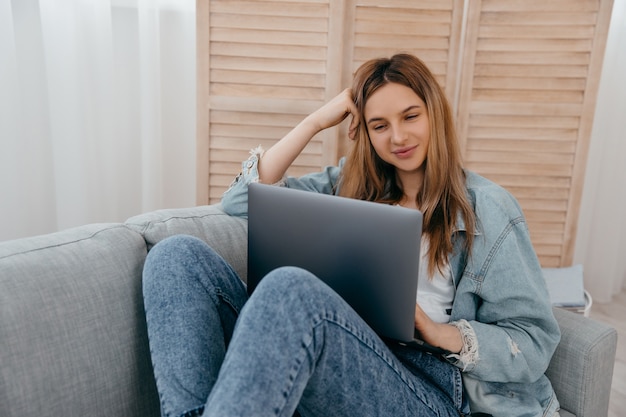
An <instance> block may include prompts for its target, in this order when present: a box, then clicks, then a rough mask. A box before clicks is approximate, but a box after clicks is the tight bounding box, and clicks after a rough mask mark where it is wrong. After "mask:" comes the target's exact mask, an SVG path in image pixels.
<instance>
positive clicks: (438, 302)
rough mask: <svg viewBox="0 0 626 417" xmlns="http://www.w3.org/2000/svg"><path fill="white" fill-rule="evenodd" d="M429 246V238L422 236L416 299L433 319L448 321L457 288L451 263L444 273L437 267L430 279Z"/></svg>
mask: <svg viewBox="0 0 626 417" xmlns="http://www.w3.org/2000/svg"><path fill="white" fill-rule="evenodd" d="M428 246H429V240H428V238H427V237H425V236H422V243H421V245H420V258H421V259H420V265H419V277H418V280H417V297H416V301H417V304H419V306H420V307H421V308H422V310H424V312H425V313H426V314H427V315H428V317H430V318H431V319H432V320H433V321H435V322H437V323H448V322H449V321H450V313H451V310H452V301H453V300H454V293H455V290H456V288H455V287H454V282H453V280H452V272H451V270H450V265H448V264H446V265H445V267H444V268H443V273H441V272H439V269H437V268H435V273H434V276H433V277H432V279H428Z"/></svg>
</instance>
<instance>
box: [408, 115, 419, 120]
mask: <svg viewBox="0 0 626 417" xmlns="http://www.w3.org/2000/svg"><path fill="white" fill-rule="evenodd" d="M417 116H418V115H417V114H409V115H407V116H406V119H407V120H413V119H416V118H417Z"/></svg>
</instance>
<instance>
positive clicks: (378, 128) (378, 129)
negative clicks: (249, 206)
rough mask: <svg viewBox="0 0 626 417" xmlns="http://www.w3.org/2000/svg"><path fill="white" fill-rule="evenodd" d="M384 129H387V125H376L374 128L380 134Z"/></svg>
mask: <svg viewBox="0 0 626 417" xmlns="http://www.w3.org/2000/svg"><path fill="white" fill-rule="evenodd" d="M384 128H385V125H376V126H374V130H375V131H378V132H379V131H381V130H383V129H384Z"/></svg>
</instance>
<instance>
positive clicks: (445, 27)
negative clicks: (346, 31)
mask: <svg viewBox="0 0 626 417" xmlns="http://www.w3.org/2000/svg"><path fill="white" fill-rule="evenodd" d="M354 3H355V4H354V8H355V10H354V24H353V26H354V27H353V31H354V44H353V49H352V51H351V53H352V65H351V68H352V71H354V70H356V69H357V68H358V67H359V66H360V65H361V64H362V63H363V62H365V61H366V60H368V59H371V58H379V57H384V56H386V57H389V56H391V55H393V54H394V53H398V52H408V53H410V54H414V55H416V56H418V57H420V58H421V59H422V60H423V61H424V62H426V64H427V65H428V66H429V68H430V69H431V70H432V71H433V73H434V74H435V75H436V76H437V78H438V80H439V82H440V84H441V85H442V86H443V87H448V88H447V91H448V93H449V96H450V99H453V98H454V97H453V95H454V88H455V85H456V83H455V80H456V69H457V68H458V60H457V58H458V57H457V55H458V47H459V42H460V36H461V30H460V29H461V22H462V18H463V2H462V1H453V0H445V1H444V0H442V1H439V0H438V1H429V0H416V1H410V2H408V1H400V0H396V1H382V2H381V1H375V0H356V1H355V2H354Z"/></svg>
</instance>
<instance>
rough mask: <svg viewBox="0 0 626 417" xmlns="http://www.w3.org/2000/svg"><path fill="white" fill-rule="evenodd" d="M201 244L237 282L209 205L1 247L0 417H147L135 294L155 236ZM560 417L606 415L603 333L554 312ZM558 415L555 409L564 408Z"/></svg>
mask: <svg viewBox="0 0 626 417" xmlns="http://www.w3.org/2000/svg"><path fill="white" fill-rule="evenodd" d="M181 233H182V234H190V235H194V236H196V237H199V238H201V239H204V240H205V241H207V242H208V243H209V244H210V245H212V246H213V247H214V248H215V249H216V250H217V251H218V252H219V253H220V254H221V255H222V256H224V258H226V260H228V261H229V262H230V263H231V264H232V265H233V266H234V268H235V269H236V270H237V272H238V273H239V274H240V275H241V276H242V277H244V278H245V276H246V256H247V244H246V236H247V224H246V221H245V220H242V219H238V218H233V217H230V216H228V215H226V214H225V213H224V212H222V211H221V209H220V207H219V206H218V205H213V206H204V207H195V208H189V209H175V210H160V211H156V212H152V213H146V214H143V215H140V216H136V217H133V218H131V219H129V220H128V221H127V222H125V223H124V224H92V225H87V226H83V227H78V228H74V229H69V230H66V231H62V232H58V233H53V234H49V235H44V236H37V237H32V238H26V239H19V240H13V241H7V242H0V320H1V322H0V375H1V376H0V416H3V417H17V416H20V417H24V416H38V417H42V416H50V417H52V416H55V417H57V416H64V417H74V416H75V417H78V416H81V417H82V416H86V415H89V416H125V417H128V416H141V417H149V416H158V415H159V401H158V395H157V392H156V388H155V382H154V378H153V374H152V367H151V363H150V354H149V349H148V339H147V334H146V324H145V321H144V315H143V304H142V296H141V271H142V267H143V263H144V259H145V257H146V254H147V252H148V251H149V250H150V248H151V247H152V246H153V245H154V244H155V243H156V242H158V241H160V240H161V239H163V238H165V237H167V236H171V235H174V234H181ZM555 314H556V316H557V319H558V320H559V324H560V326H561V329H562V332H563V339H562V342H561V344H560V345H559V347H558V349H557V352H556V355H555V357H554V359H553V361H552V363H551V364H550V368H549V370H548V375H549V377H550V379H551V381H552V383H553V384H554V387H555V389H556V391H557V394H558V397H559V399H560V401H561V404H562V407H563V408H564V411H562V412H561V415H562V416H571V415H576V416H578V417H601V416H606V415H607V409H608V397H609V392H610V384H611V377H612V372H613V362H614V357H615V349H616V342H617V334H616V332H615V330H614V329H612V328H610V327H609V326H607V325H604V324H601V323H599V322H596V321H593V320H590V319H587V318H584V317H583V316H581V315H577V314H574V313H570V312H567V311H563V310H555ZM565 410H566V411H565Z"/></svg>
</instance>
